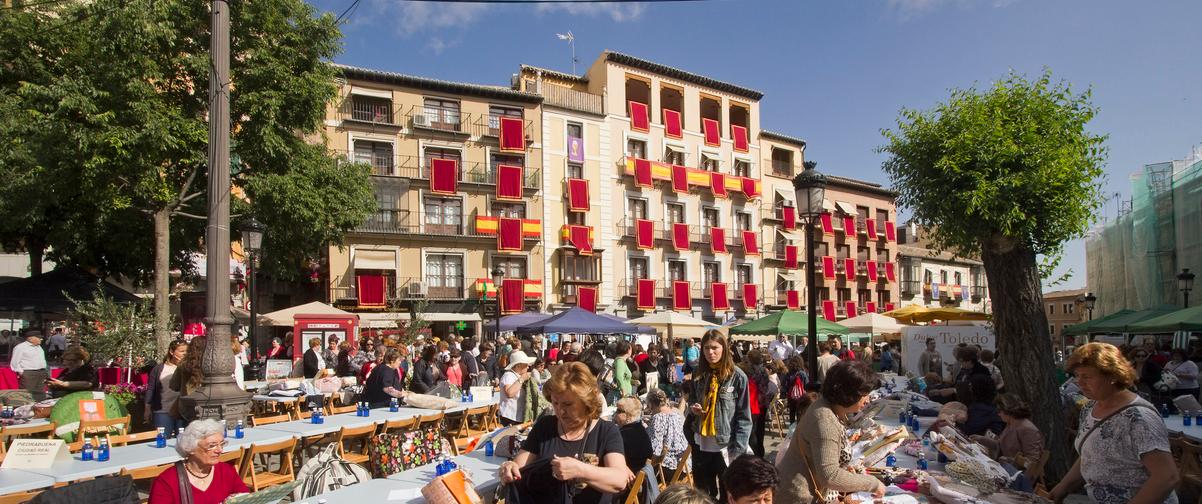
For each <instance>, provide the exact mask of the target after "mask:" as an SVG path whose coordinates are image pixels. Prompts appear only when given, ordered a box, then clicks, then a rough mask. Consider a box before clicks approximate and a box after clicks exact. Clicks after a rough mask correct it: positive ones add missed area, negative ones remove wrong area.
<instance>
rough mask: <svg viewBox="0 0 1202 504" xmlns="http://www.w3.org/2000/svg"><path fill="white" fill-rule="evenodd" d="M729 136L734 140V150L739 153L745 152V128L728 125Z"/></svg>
mask: <svg viewBox="0 0 1202 504" xmlns="http://www.w3.org/2000/svg"><path fill="white" fill-rule="evenodd" d="M730 136H731V137H732V138H734V141H735V150H736V151H739V152H747V151H748V147H747V128H744V127H742V126H739V125H737V124H732V125H730Z"/></svg>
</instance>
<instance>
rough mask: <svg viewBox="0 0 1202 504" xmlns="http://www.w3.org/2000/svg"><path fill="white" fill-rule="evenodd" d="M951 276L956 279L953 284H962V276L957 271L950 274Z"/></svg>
mask: <svg viewBox="0 0 1202 504" xmlns="http://www.w3.org/2000/svg"><path fill="white" fill-rule="evenodd" d="M952 278H954V279H955V280H956V281H955V285H964V282H962V281H961V280H962V278H961V277H960V272H959V271H957V272H956V273H955V274H954V275H952Z"/></svg>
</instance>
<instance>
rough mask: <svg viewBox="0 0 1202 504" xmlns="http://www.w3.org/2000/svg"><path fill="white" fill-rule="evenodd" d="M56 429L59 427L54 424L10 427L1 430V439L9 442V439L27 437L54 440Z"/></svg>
mask: <svg viewBox="0 0 1202 504" xmlns="http://www.w3.org/2000/svg"><path fill="white" fill-rule="evenodd" d="M56 428H58V426H57V425H55V423H54V422H50V423H45V424H41V425H10V426H6V427H4V428H2V429H0V439H3V440H5V441H8V438H13V437H25V436H29V437H34V436H36V437H45V438H53V437H54V429H56Z"/></svg>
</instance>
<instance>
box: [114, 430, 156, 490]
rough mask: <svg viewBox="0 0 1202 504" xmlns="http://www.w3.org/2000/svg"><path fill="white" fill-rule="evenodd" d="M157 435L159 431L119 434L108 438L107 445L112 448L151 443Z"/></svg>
mask: <svg viewBox="0 0 1202 504" xmlns="http://www.w3.org/2000/svg"><path fill="white" fill-rule="evenodd" d="M158 435H159V431H157V430H152V431H142V432H135V433H133V434H119V435H116V436H109V444H110V445H112V446H125V445H127V444H130V443H142V442H146V441H153V440H154V438H156V437H158ZM134 479H137V478H134Z"/></svg>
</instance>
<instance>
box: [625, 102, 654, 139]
mask: <svg viewBox="0 0 1202 504" xmlns="http://www.w3.org/2000/svg"><path fill="white" fill-rule="evenodd" d="M630 129H632V130H634V131H641V132H643V133H646V132H648V131H651V118H650V117H648V115H647V104H646V103H639V102H636V101H633V100H631V102H630Z"/></svg>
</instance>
